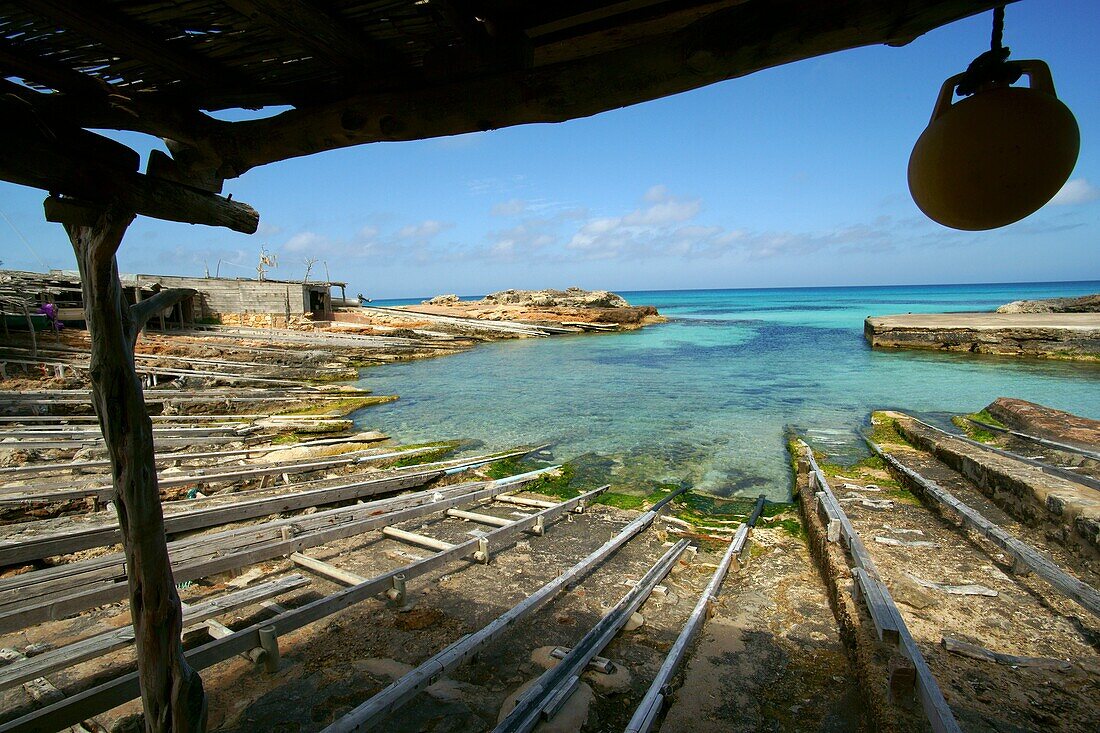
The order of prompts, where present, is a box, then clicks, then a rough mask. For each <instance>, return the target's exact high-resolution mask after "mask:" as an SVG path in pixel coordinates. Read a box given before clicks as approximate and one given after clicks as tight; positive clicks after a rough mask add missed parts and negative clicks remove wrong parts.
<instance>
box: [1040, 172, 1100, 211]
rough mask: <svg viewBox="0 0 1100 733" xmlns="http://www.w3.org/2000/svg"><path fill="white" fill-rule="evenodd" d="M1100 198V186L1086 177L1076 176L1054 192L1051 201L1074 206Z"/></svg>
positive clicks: (1060, 204)
mask: <svg viewBox="0 0 1100 733" xmlns="http://www.w3.org/2000/svg"><path fill="white" fill-rule="evenodd" d="M1098 198H1100V188H1096V187H1095V186H1093V185H1092V184H1091V183H1089V182H1088V181H1087V180H1086V179H1084V178H1074V179H1072V180H1069V181H1066V185H1064V186H1062V190H1061V191H1059V192H1058V193H1056V194H1054V198H1052V199H1051V200H1050V203H1051V204H1053V205H1054V206H1072V205H1073V204H1084V203H1088V202H1089V201H1095V200H1096V199H1098Z"/></svg>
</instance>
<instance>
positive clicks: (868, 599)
mask: <svg viewBox="0 0 1100 733" xmlns="http://www.w3.org/2000/svg"><path fill="white" fill-rule="evenodd" d="M852 577H854V578H855V579H856V583H857V584H858V587H859V589H860V591H861V596H862V599H863V602H864V604H865V605H866V606H867V610H868V611H870V612H871V621H873V622H874V624H875V632H876V633H877V634H878V638H879V639H880V640H881V641H884V642H886V643H887V644H893V645H896V644H897V643H898V640H899V638H900V637H899V636H898V625H897V621H896V620H895V618H894V614H893V613H892V612H891V611H890V606H889V604H887V602H886V599H885V598H884V597H883V588H882V586H880V585H879V584H878V583H877V582H876V581H875V579H874V578H872V577H871V576H870V575H869V574H868V573H867V571H866V570H864V569H863V568H852Z"/></svg>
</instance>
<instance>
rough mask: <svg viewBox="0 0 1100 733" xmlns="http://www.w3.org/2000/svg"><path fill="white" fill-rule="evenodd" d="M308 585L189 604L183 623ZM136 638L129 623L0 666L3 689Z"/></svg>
mask: <svg viewBox="0 0 1100 733" xmlns="http://www.w3.org/2000/svg"><path fill="white" fill-rule="evenodd" d="M308 584H309V581H308V580H306V579H305V578H304V577H302V576H301V575H288V576H286V577H284V578H279V579H277V580H273V581H271V582H268V583H262V584H260V585H256V586H253V587H251V588H245V589H244V590H240V591H234V592H233V593H227V594H226V595H223V596H218V597H216V598H211V599H209V600H206V601H202V602H199V603H196V604H194V605H188V606H186V607H185V608H184V609H183V624H184V626H191V625H193V624H197V623H202V622H204V621H207V620H208V619H210V618H212V617H213V616H220V615H223V614H226V613H231V612H233V611H236V610H238V609H241V608H245V607H247V606H251V605H254V604H257V603H261V602H263V601H267V600H268V599H271V598H274V597H275V596H279V595H282V594H283V593H288V592H290V591H292V590H295V589H297V588H301V587H303V586H305V585H308ZM133 640H134V629H133V627H132V626H126V627H124V628H121V629H116V630H114V631H108V632H105V633H102V634H96V635H95V636H89V637H88V638H86V639H82V640H80V641H78V642H75V643H73V644H66V645H65V646H62V647H58V648H56V649H51V650H50V651H48V652H45V653H44V654H39V655H38V656H35V657H31V658H29V659H26V660H23V661H20V662H17V663H13V664H9V665H7V666H6V667H0V690H6V689H8V688H10V687H14V686H15V685H18V684H20V683H21V682H26V681H27V680H32V679H34V678H36V677H43V676H45V675H47V674H50V673H51V672H56V671H58V670H59V669H65V668H67V667H72V666H73V665H76V664H80V663H81V662H84V661H86V660H88V659H95V658H96V657H100V656H103V655H104V654H107V653H108V652H112V651H114V650H115V649H122V648H123V647H126V646H129V645H130V644H131V643H132V642H133Z"/></svg>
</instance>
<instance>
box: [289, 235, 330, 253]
mask: <svg viewBox="0 0 1100 733" xmlns="http://www.w3.org/2000/svg"><path fill="white" fill-rule="evenodd" d="M325 244H326V241H325V238H324V237H322V236H321V235H320V234H317V233H315V232H298V233H297V234H295V235H294V236H293V237H291V238H290V239H288V240H286V244H284V245H283V251H284V252H311V251H313V250H314V249H316V248H318V247H323V246H324V245H325Z"/></svg>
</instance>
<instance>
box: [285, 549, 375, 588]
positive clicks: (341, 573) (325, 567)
mask: <svg viewBox="0 0 1100 733" xmlns="http://www.w3.org/2000/svg"><path fill="white" fill-rule="evenodd" d="M290 560H291V562H293V563H294V564H295V565H299V566H301V567H303V568H305V569H307V570H312V571H313V572H315V573H317V574H318V575H320V576H322V577H325V578H328V579H329V580H335V581H336V582H337V583H343V584H344V585H359V584H360V583H365V582H366V581H367V579H366V578H364V577H363V576H362V575H359V574H358V573H353V572H351V571H350V570H344V569H342V568H338V567H336V566H335V565H333V564H331V563H327V562H325V561H324V560H318V559H317V558H315V557H310V556H309V555H304V554H302V553H300V552H294V553H291V555H290Z"/></svg>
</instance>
